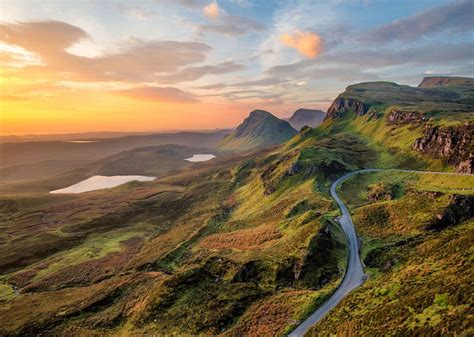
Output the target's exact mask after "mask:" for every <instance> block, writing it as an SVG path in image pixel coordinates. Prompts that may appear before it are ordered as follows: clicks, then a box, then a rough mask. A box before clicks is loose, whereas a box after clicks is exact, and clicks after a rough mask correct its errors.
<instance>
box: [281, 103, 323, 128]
mask: <svg viewBox="0 0 474 337" xmlns="http://www.w3.org/2000/svg"><path fill="white" fill-rule="evenodd" d="M325 116H326V113H325V112H324V111H322V110H313V109H305V108H300V109H298V110H296V111H295V112H294V113H293V115H292V116H291V117H290V118H288V119H286V120H287V121H288V122H289V123H290V124H291V126H292V127H294V128H295V129H296V130H300V129H301V128H302V127H304V126H305V125H307V126H310V127H313V128H315V127H317V126H318V125H319V124H321V123H322V122H323V120H324V117H325Z"/></svg>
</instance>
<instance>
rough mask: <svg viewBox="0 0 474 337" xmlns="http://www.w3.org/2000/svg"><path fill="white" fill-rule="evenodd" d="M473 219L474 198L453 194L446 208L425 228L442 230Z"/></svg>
mask: <svg viewBox="0 0 474 337" xmlns="http://www.w3.org/2000/svg"><path fill="white" fill-rule="evenodd" d="M473 217H474V196H472V195H461V194H453V195H452V196H451V200H450V203H449V205H448V207H446V209H445V210H444V211H443V212H442V213H439V214H438V215H436V218H435V220H434V221H433V222H432V223H431V224H430V225H429V226H428V227H427V229H429V230H442V229H444V228H447V227H451V226H456V225H458V224H460V223H461V222H463V221H466V220H469V219H472V218H473Z"/></svg>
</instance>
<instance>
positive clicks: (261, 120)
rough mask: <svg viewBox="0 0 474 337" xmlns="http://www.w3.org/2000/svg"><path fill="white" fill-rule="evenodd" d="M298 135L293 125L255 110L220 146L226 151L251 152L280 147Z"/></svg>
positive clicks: (267, 113) (265, 112)
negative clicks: (279, 145)
mask: <svg viewBox="0 0 474 337" xmlns="http://www.w3.org/2000/svg"><path fill="white" fill-rule="evenodd" d="M296 134H297V131H296V130H295V129H293V128H292V127H291V125H290V124H289V123H288V122H286V121H284V120H281V119H279V118H278V117H275V116H274V115H272V114H271V113H269V112H267V111H264V110H254V111H252V112H251V113H250V114H249V116H248V117H247V118H245V120H244V121H243V122H242V123H241V124H240V125H239V126H238V127H237V128H236V129H235V130H234V131H233V132H232V133H231V134H229V135H227V136H226V137H225V138H224V140H223V141H222V142H221V143H220V144H219V145H218V148H219V149H221V150H225V151H250V150H256V149H259V148H264V147H269V146H272V145H278V144H281V143H283V142H286V141H287V140H289V139H290V138H291V137H293V136H294V135H296Z"/></svg>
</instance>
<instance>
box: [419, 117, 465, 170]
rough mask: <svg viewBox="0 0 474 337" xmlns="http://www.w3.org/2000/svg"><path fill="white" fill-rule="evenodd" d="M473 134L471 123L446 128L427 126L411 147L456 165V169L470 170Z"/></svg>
mask: <svg viewBox="0 0 474 337" xmlns="http://www.w3.org/2000/svg"><path fill="white" fill-rule="evenodd" d="M473 134H474V125H473V124H472V123H466V124H463V125H460V126H456V127H446V128H442V127H437V126H435V127H433V126H427V127H426V129H425V132H424V135H423V136H422V137H420V138H418V139H417V140H416V141H415V143H414V144H413V149H414V150H416V151H420V152H423V153H426V154H428V155H430V156H433V157H436V158H442V159H444V160H445V161H446V163H448V164H451V165H456V166H457V167H458V170H462V171H465V172H468V171H469V170H471V171H472V157H473V154H474V153H473V144H472V139H473ZM469 163H470V164H471V166H470V167H469Z"/></svg>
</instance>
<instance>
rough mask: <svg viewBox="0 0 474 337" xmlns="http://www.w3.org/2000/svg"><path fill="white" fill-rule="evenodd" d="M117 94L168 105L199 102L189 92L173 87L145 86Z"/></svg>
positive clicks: (119, 91) (120, 91)
mask: <svg viewBox="0 0 474 337" xmlns="http://www.w3.org/2000/svg"><path fill="white" fill-rule="evenodd" d="M116 92H117V93H119V94H121V95H123V96H127V97H131V98H135V99H139V100H147V101H154V102H161V103H163V102H166V103H194V102H197V100H196V99H195V98H194V96H193V95H192V94H190V93H189V92H186V91H183V90H181V89H178V88H173V87H153V86H144V87H138V88H132V89H127V90H118V91H116Z"/></svg>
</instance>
